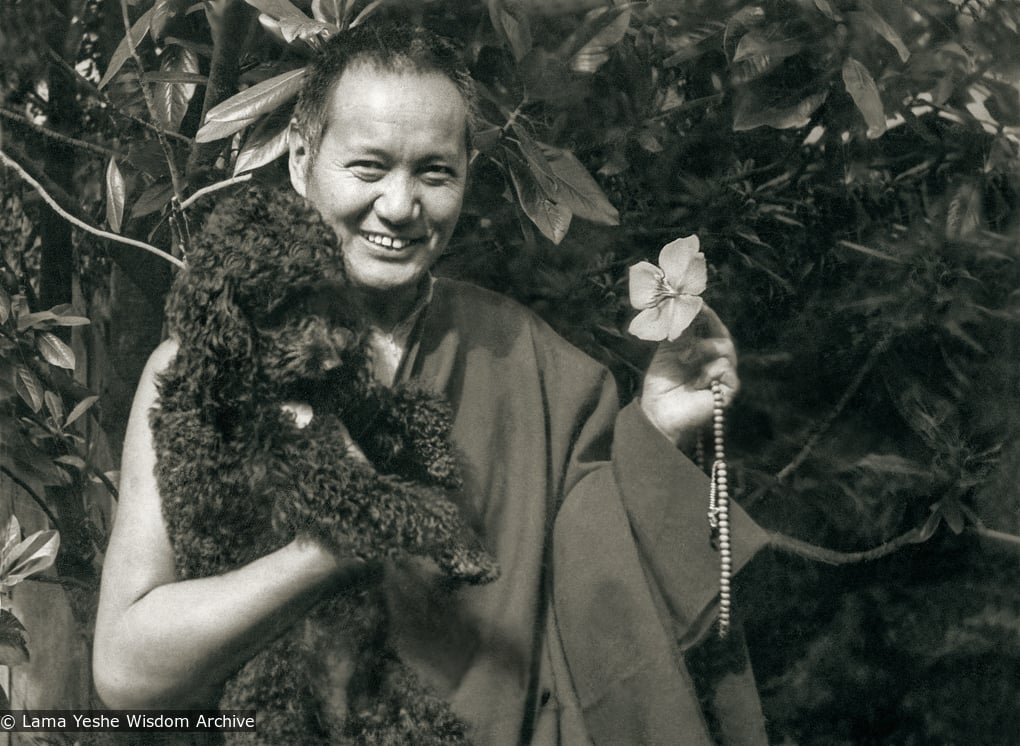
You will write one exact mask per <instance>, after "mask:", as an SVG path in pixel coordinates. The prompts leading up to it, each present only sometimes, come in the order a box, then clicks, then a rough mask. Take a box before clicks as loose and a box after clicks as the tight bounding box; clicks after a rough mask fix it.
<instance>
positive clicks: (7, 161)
mask: <svg viewBox="0 0 1020 746" xmlns="http://www.w3.org/2000/svg"><path fill="white" fill-rule="evenodd" d="M0 163H3V164H4V165H5V166H9V167H10V168H13V169H14V170H15V171H17V172H18V175H19V176H21V178H22V179H24V180H25V181H26V182H28V184H29V186H31V187H32V188H33V189H35V191H36V192H38V193H39V196H40V197H42V198H43V199H44V200H46V204H48V205H49V206H50V207H52V208H53V210H54V211H55V212H56V213H57V214H58V215H60V217H62V218H64V220H66V221H68V222H69V223H71V224H72V225H74V226H77V227H78V228H81V229H82V230H83V231H85V232H86V233H91V234H92V235H93V236H98V237H99V238H105V239H107V240H109V241H116V242H117V243H122V244H126V245H128V246H134V247H136V248H139V249H144V250H145V251H148V252H149V253H150V254H155V255H156V256H158V257H159V258H160V259H166V260H167V261H168V262H170V263H171V264H173V265H176V266H177V267H178V268H180V269H183V268H184V262H182V261H181V260H180V259H178V258H177V257H175V256H173V255H171V254H168V253H166V252H165V251H163V250H162V249H157V248H156V247H155V246H153V245H151V244H147V243H145V242H143V241H136V240H135V239H133V238H127V237H125V236H118V235H117V234H116V233H109V232H107V231H104V230H100V229H99V228H93V227H92V226H91V225H89V224H88V223H86V222H85V221H83V220H79V219H78V218H76V217H75V216H74V215H72V214H71V213H69V212H68V211H67V210H65V209H64V208H63V207H61V206H60V205H59V204H57V201H56V200H55V199H53V197H51V196H50V195H49V194H48V193H47V192H46V190H45V189H43V187H42V185H41V184H40V183H39V182H38V181H36V180H35V179H34V178H32V175H31V174H29V173H28V171H26V170H25V169H24V168H23V167H22V166H21V165H20V164H19V163H17V162H16V161H14V160H12V159H11V158H10V157H9V156H8V155H7V154H6V153H4V152H3V151H2V150H0Z"/></svg>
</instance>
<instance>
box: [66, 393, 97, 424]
mask: <svg viewBox="0 0 1020 746" xmlns="http://www.w3.org/2000/svg"><path fill="white" fill-rule="evenodd" d="M97 401H99V397H98V396H86V397H85V398H84V399H82V400H81V401H80V402H78V403H77V404H76V405H75V406H74V409H72V410H71V413H70V414H69V415H67V419H66V420H65V421H64V427H67V426H68V425H70V424H71V423H73V422H75V421H77V420H78V418H79V417H81V416H82V415H83V414H85V413H86V412H87V411H88V410H89V409H90V408H91V407H92V405H93V404H95V403H96V402H97Z"/></svg>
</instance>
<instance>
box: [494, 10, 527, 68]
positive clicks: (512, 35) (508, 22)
mask: <svg viewBox="0 0 1020 746" xmlns="http://www.w3.org/2000/svg"><path fill="white" fill-rule="evenodd" d="M488 4H489V19H490V20H491V21H492V27H493V28H494V29H496V33H498V34H499V35H500V36H502V37H503V39H504V41H506V43H507V45H508V46H509V47H510V51H511V52H512V53H513V55H514V59H515V60H516V61H517V62H520V61H521V60H523V59H524V57H525V56H526V55H527V54H528V52H530V51H531V45H532V38H531V23H530V22H529V20H528V16H527V13H526V11H525V9H524V8H523V6H522V4H521V3H519V2H517V1H516V0H488Z"/></svg>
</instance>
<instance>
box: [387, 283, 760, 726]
mask: <svg viewBox="0 0 1020 746" xmlns="http://www.w3.org/2000/svg"><path fill="white" fill-rule="evenodd" d="M418 325H419V326H418V329H417V331H416V334H415V335H413V336H412V339H411V346H410V349H409V350H408V353H407V356H406V358H405V361H404V363H403V365H402V367H401V370H400V371H398V377H399V378H400V379H402V380H411V381H415V382H417V383H419V384H420V385H423V386H426V387H428V388H431V389H433V390H434V391H436V392H438V393H440V394H442V395H444V396H445V397H446V398H447V399H448V400H449V402H450V403H451V405H452V406H453V409H454V418H455V419H454V429H453V438H454V442H455V444H456V446H457V448H458V450H459V455H460V457H461V458H462V465H463V470H464V474H465V489H464V495H463V500H462V503H463V504H462V508H463V510H464V512H465V514H466V515H467V516H468V517H469V519H470V520H472V521H473V522H474V525H475V526H476V528H477V529H478V532H479V534H480V535H481V536H482V537H483V540H484V541H485V543H486V545H487V547H488V548H489V550H490V551H492V552H493V553H494V554H495V556H496V558H497V559H498V560H499V563H500V566H501V568H502V576H501V577H500V579H499V580H498V581H496V582H495V583H492V584H490V585H487V586H481V587H472V588H462V589H459V590H457V591H455V592H454V593H453V594H450V593H449V592H448V591H447V590H445V589H444V587H443V583H442V580H441V578H440V577H439V576H438V573H437V572H436V571H434V570H433V569H432V568H430V567H429V566H427V565H425V564H424V563H414V564H406V565H403V566H401V567H400V568H393V569H392V570H391V571H390V572H389V574H388V576H387V580H386V582H387V587H388V593H389V599H390V605H391V609H392V612H393V613H392V619H393V625H394V628H393V640H394V642H395V644H396V646H397V648H398V650H399V651H400V653H401V654H402V655H403V657H404V658H405V660H407V661H408V662H409V663H410V664H411V665H412V666H413V667H414V668H415V669H416V670H418V671H419V673H420V674H421V675H422V677H423V678H424V679H425V680H427V681H429V682H431V683H432V685H433V686H434V687H435V688H436V690H437V692H438V693H439V694H441V695H444V696H446V697H448V699H449V700H450V702H451V704H452V706H453V708H454V710H455V711H456V712H457V713H458V714H459V715H460V716H461V717H463V718H464V719H465V721H467V722H468V723H470V724H471V725H472V728H473V731H472V734H473V739H474V741H475V742H476V743H478V744H480V745H481V746H488V745H490V744H491V745H497V744H508V745H509V744H518V743H522V742H525V743H534V744H539V745H540V746H545V745H546V744H556V743H560V744H567V745H568V746H572V745H573V744H583V743H588V742H595V743H599V744H602V743H605V744H639V743H656V744H659V743H661V744H687V743H690V744H702V743H712V742H713V740H714V739H719V740H723V741H725V742H731V743H741V744H743V743H764V742H765V732H764V723H763V719H762V715H761V709H760V704H759V700H758V696H757V692H756V690H755V688H754V680H753V676H752V675H751V672H750V668H749V666H748V664H747V661H746V656H744V657H743V658H742V659H741V662H740V664H739V665H738V666H736V667H735V668H734V669H733V670H732V671H730V672H727V673H726V674H725V675H723V676H721V677H719V678H718V679H717V680H716V681H715V682H713V686H712V692H711V694H712V696H710V697H709V698H708V704H707V705H705V706H703V705H702V703H700V702H699V698H698V692H697V691H696V687H695V685H694V683H693V682H692V678H691V676H690V674H689V673H688V670H687V666H686V665H685V659H686V656H685V653H684V649H686V648H687V647H689V646H690V645H691V644H692V643H693V642H695V641H697V640H700V639H704V638H706V637H708V636H709V635H710V625H711V621H712V619H713V617H714V607H713V606H714V603H715V599H716V594H717V590H718V582H719V581H718V574H719V557H718V553H717V552H716V551H715V550H714V549H713V548H712V546H711V542H710V535H709V529H708V524H707V518H706V510H707V504H708V490H709V481H708V478H707V477H706V476H705V474H704V473H702V472H701V471H700V470H699V469H698V468H697V467H696V466H694V464H692V463H691V462H690V461H689V460H688V459H687V458H686V457H685V456H684V455H683V454H682V453H680V451H678V450H677V449H676V448H674V447H673V446H672V444H671V443H669V442H668V440H667V439H666V438H665V437H664V436H662V435H661V434H660V433H659V432H658V431H657V430H656V429H655V428H654V427H653V426H652V425H651V424H650V423H649V422H648V420H647V419H646V418H645V417H644V415H643V414H642V412H641V410H640V407H639V406H638V404H637V403H636V402H635V403H631V404H630V405H628V406H627V407H625V408H624V409H622V410H620V408H619V404H618V398H617V391H616V386H615V384H614V381H613V379H612V376H611V375H610V374H609V372H608V371H607V370H606V369H605V368H603V367H601V366H600V365H598V364H597V363H595V362H594V361H593V360H591V359H590V358H589V357H587V356H586V355H584V354H583V353H581V352H580V351H579V350H577V349H576V348H574V347H572V346H571V345H569V344H568V343H567V342H565V341H564V340H563V339H562V338H561V337H559V336H558V335H557V334H556V333H555V332H553V331H552V330H551V329H550V328H549V327H548V326H547V325H546V324H545V323H543V322H542V321H541V320H539V319H538V318H537V316H535V315H534V314H533V313H531V312H530V311H528V310H526V309H524V308H523V307H521V306H520V305H518V304H516V303H515V302H513V301H511V300H509V299H507V298H504V297H502V296H499V295H496V294H493V293H490V292H488V291H484V290H481V289H479V288H476V287H473V286H471V285H467V284H464V283H458V282H454V281H450V280H444V279H440V280H437V282H436V283H435V289H434V296H433V298H432V301H431V303H430V304H429V306H428V308H427V309H426V311H425V312H424V314H423V315H422V317H421V318H420V319H419V322H418ZM731 513H732V515H731V519H730V523H731V526H732V533H733V546H734V572H736V571H737V570H739V568H740V567H742V566H743V565H744V564H745V563H746V562H747V560H748V559H750V557H751V556H753V554H754V553H755V552H756V551H757V550H758V549H759V548H761V547H762V546H764V543H765V536H764V534H763V533H762V531H761V530H760V529H759V528H758V527H757V526H756V525H755V524H754V523H753V522H752V521H751V520H750V519H749V518H748V517H747V516H746V514H745V513H744V512H743V511H741V510H740V508H739V506H737V505H735V504H733V505H732V507H731ZM712 634H714V633H712ZM732 646H738V647H739V648H740V650H742V642H741V640H740V636H739V635H733V636H732V642H731V644H730V647H732ZM710 724H712V727H710Z"/></svg>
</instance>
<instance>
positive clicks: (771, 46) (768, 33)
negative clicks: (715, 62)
mask: <svg viewBox="0 0 1020 746" xmlns="http://www.w3.org/2000/svg"><path fill="white" fill-rule="evenodd" d="M803 48H804V44H803V43H802V42H801V41H800V40H798V39H794V38H791V37H789V36H788V35H787V34H786V32H785V31H784V29H783V27H782V26H780V25H778V24H775V25H772V26H769V27H768V28H764V29H752V30H751V31H748V32H747V33H746V34H744V35H743V36H742V37H741V38H740V42H739V43H738V44H737V51H736V52H734V53H733V62H734V63H737V62H742V61H744V60H750V59H752V58H754V57H769V58H771V59H774V60H776V61H779V60H783V59H786V58H787V57H790V56H792V55H794V54H797V52H799V51H800V50H801V49H803Z"/></svg>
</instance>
